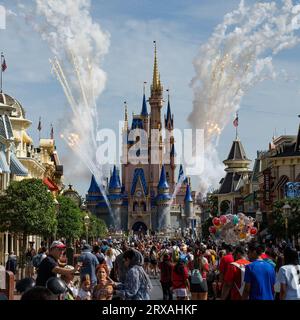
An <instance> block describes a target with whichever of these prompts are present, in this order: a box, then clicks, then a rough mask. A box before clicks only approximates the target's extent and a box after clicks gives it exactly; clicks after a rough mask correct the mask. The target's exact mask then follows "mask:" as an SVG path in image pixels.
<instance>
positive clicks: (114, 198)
mask: <svg viewBox="0 0 300 320" xmlns="http://www.w3.org/2000/svg"><path fill="white" fill-rule="evenodd" d="M122 198H123V195H122V194H120V193H117V194H110V195H108V199H109V200H119V199H122Z"/></svg>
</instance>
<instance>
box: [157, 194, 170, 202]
mask: <svg viewBox="0 0 300 320" xmlns="http://www.w3.org/2000/svg"><path fill="white" fill-rule="evenodd" d="M171 198H172V197H171V196H170V195H169V193H161V194H158V195H157V197H156V201H157V202H160V201H166V200H168V201H169V200H171Z"/></svg>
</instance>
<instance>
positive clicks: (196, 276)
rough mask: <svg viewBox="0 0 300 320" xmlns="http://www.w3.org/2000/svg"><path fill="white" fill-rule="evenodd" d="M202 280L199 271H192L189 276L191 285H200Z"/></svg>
mask: <svg viewBox="0 0 300 320" xmlns="http://www.w3.org/2000/svg"><path fill="white" fill-rule="evenodd" d="M202 282H203V278H202V275H201V272H200V271H199V269H194V270H193V271H192V274H191V284H201V283H202Z"/></svg>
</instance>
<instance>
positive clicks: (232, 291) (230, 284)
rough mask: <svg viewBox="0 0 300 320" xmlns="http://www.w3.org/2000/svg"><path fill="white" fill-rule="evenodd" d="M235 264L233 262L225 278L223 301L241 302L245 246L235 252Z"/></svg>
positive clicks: (245, 261)
mask: <svg viewBox="0 0 300 320" xmlns="http://www.w3.org/2000/svg"><path fill="white" fill-rule="evenodd" d="M233 257H234V262H231V263H230V264H229V266H228V268H227V271H226V274H225V276H224V283H223V288H222V294H221V300H228V299H230V300H241V299H242V295H243V291H244V286H245V282H244V274H245V268H246V265H248V264H249V263H250V261H248V260H247V259H246V251H245V248H244V247H243V246H238V247H236V248H235V249H234V252H233Z"/></svg>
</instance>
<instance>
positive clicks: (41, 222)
mask: <svg viewBox="0 0 300 320" xmlns="http://www.w3.org/2000/svg"><path fill="white" fill-rule="evenodd" d="M53 200H54V199H53V196H52V194H51V193H50V192H48V189H47V187H46V186H45V185H44V184H43V183H42V181H41V180H38V179H24V180H22V181H12V182H11V184H10V186H9V187H8V189H7V190H6V192H5V193H4V195H1V196H0V228H1V229H2V231H4V230H7V231H9V232H11V233H16V234H22V235H23V243H22V252H23V255H22V257H21V258H22V259H21V267H22V268H23V267H24V261H25V250H26V240H27V236H28V235H30V234H33V235H41V236H46V237H48V236H50V235H52V234H53V233H54V232H55V230H56V225H57V221H56V209H55V204H54V201H53Z"/></svg>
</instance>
